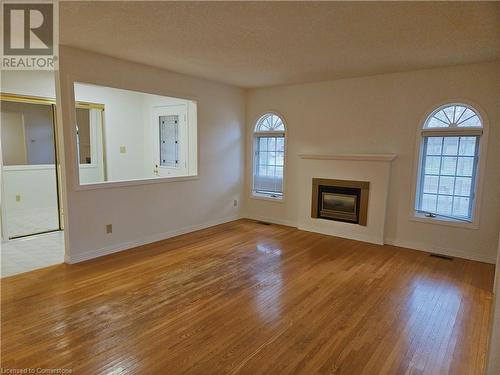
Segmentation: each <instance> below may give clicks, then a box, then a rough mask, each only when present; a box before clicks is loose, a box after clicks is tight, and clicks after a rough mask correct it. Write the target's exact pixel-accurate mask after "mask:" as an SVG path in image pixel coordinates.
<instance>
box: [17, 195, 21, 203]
mask: <svg viewBox="0 0 500 375" xmlns="http://www.w3.org/2000/svg"><path fill="white" fill-rule="evenodd" d="M16 202H21V194H16Z"/></svg>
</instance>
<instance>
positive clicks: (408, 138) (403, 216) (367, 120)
mask: <svg viewBox="0 0 500 375" xmlns="http://www.w3.org/2000/svg"><path fill="white" fill-rule="evenodd" d="M499 97H500V63H498V62H497V63H486V64H476V65H464V66H456V67H447V68H439V69H430V70H422V71H413V72H406V73H396V74H385V75H377V76H370V77H362V78H354V79H344V80H337V81H329V82H319V83H311V84H302V85H289V86H279V87H272V88H263V89H252V90H249V91H248V96H247V101H246V104H247V105H246V108H247V116H246V132H247V133H246V134H247V143H246V145H247V149H246V151H247V153H246V155H247V158H246V160H247V163H246V183H245V191H246V193H245V197H246V200H245V203H246V214H247V215H248V216H249V217H258V218H261V219H265V218H269V219H270V220H271V219H273V220H275V221H279V222H284V223H289V224H291V225H297V222H298V215H299V205H300V202H301V201H302V200H304V199H306V200H307V199H308V197H304V196H301V195H300V189H301V188H300V181H299V158H298V156H297V154H298V153H302V152H305V153H314V152H319V153H334V154H335V153H340V154H342V153H347V154H349V153H351V154H352V153H355V154H358V153H367V154H373V153H394V154H397V155H398V157H397V159H396V160H395V161H394V162H393V166H392V171H391V182H390V188H389V198H388V207H387V221H386V226H385V241H386V242H390V243H393V244H396V245H400V246H404V247H411V248H416V249H424V250H429V251H435V252H442V253H450V254H453V255H455V256H461V257H465V258H471V259H478V260H484V261H488V262H492V263H493V262H495V259H496V252H497V240H498V238H497V236H498V227H499V212H498V199H499V198H498V181H499V180H500V106H499V105H498V98H499ZM459 98H464V99H468V100H469V101H472V102H473V103H477V105H478V106H479V109H481V110H482V111H483V112H484V114H486V117H487V121H488V123H489V130H490V132H489V139H488V154H487V155H486V158H487V160H486V169H485V170H484V171H483V173H484V189H483V196H482V201H481V202H480V204H481V209H480V219H479V229H477V230H474V229H463V228H456V227H450V226H443V225H436V224H430V223H422V222H416V221H412V220H410V212H411V204H412V202H411V193H412V187H411V186H412V181H413V177H414V176H413V174H414V169H413V167H414V155H415V145H416V135H417V128H418V127H419V126H420V123H421V121H422V119H423V118H424V117H425V115H426V114H427V113H428V112H429V111H431V109H432V108H433V107H435V106H437V105H438V104H440V103H442V102H443V101H446V100H457V99H459ZM269 110H274V111H277V112H278V113H280V114H282V115H283V117H284V120H285V122H286V124H287V125H288V128H287V165H286V171H285V173H286V181H285V200H284V202H283V203H279V202H270V201H265V200H256V199H251V198H250V183H251V160H252V158H251V142H252V130H253V127H254V125H255V122H256V121H257V119H258V118H259V117H260V116H261V115H262V114H263V113H264V112H265V111H269Z"/></svg>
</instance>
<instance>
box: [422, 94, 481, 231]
mask: <svg viewBox="0 0 500 375" xmlns="http://www.w3.org/2000/svg"><path fill="white" fill-rule="evenodd" d="M482 134H483V122H482V120H481V117H480V115H479V114H478V111H476V110H475V109H474V108H472V107H471V106H469V105H466V104H459V103H453V104H447V105H444V106H441V107H439V108H437V109H436V110H435V111H433V112H432V113H431V114H430V115H429V116H428V117H427V120H426V121H425V123H424V125H423V127H422V128H421V147H420V159H419V160H420V165H419V171H418V179H417V191H416V199H415V211H416V213H417V215H422V216H424V217H428V218H436V219H443V220H452V221H464V222H472V221H473V217H474V208H475V197H476V188H477V175H478V162H479V156H480V152H479V151H480V150H479V148H480V147H479V146H480V138H481V135H482Z"/></svg>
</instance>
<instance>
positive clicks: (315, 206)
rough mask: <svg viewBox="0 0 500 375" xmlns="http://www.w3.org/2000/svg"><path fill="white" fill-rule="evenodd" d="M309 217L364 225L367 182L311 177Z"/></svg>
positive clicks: (368, 184)
mask: <svg viewBox="0 0 500 375" xmlns="http://www.w3.org/2000/svg"><path fill="white" fill-rule="evenodd" d="M312 186H313V189H312V206H311V217H313V218H318V219H326V220H336V221H343V222H347V223H353V224H359V225H366V219H367V209H368V189H369V186H370V183H369V182H366V181H349V180H331V179H323V178H313V183H312Z"/></svg>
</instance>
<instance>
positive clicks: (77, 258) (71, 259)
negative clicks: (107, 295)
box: [64, 215, 241, 264]
mask: <svg viewBox="0 0 500 375" xmlns="http://www.w3.org/2000/svg"><path fill="white" fill-rule="evenodd" d="M238 219H241V216H239V215H235V216H229V217H226V218H222V219H217V220H212V221H209V222H207V223H203V224H197V225H191V226H189V227H184V228H181V229H176V230H173V231H169V232H164V233H159V234H156V235H151V236H147V237H144V238H141V239H139V240H137V241H129V242H124V243H120V244H117V245H110V246H105V247H103V248H101V249H98V250H93V251H87V252H85V253H82V254H77V255H73V256H72V255H65V256H64V262H65V263H69V264H75V263H79V262H83V261H86V260H90V259H94V258H98V257H101V256H104V255H109V254H113V253H118V252H120V251H124V250H129V249H132V248H134V247H138V246H142V245H147V244H150V243H153V242H157V241H162V240H166V239H168V238H172V237H176V236H180V235H182V234H186V233H190V232H194V231H197V230H201V229H205V228H209V227H213V226H215V225H219V224H224V223H228V222H230V221H234V220H238Z"/></svg>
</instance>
